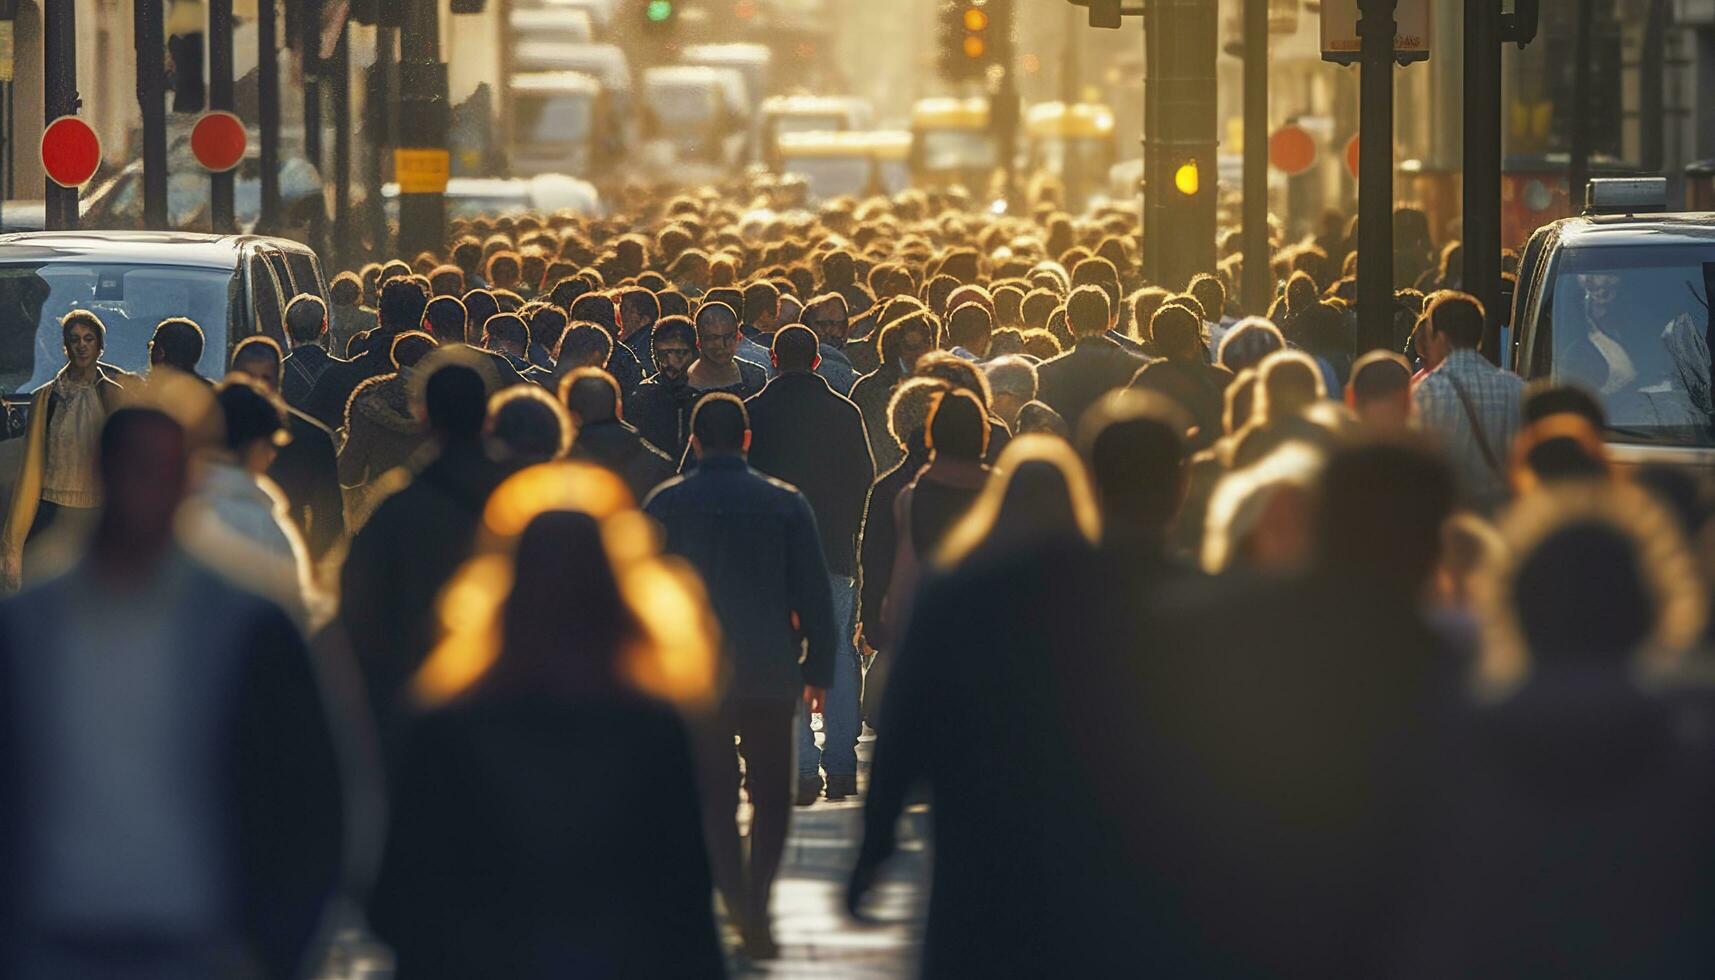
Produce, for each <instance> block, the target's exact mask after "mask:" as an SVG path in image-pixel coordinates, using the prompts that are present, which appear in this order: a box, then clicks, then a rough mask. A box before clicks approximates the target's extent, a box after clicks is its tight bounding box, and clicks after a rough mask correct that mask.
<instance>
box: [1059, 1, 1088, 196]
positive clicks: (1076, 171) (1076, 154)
mask: <svg viewBox="0 0 1715 980" xmlns="http://www.w3.org/2000/svg"><path fill="white" fill-rule="evenodd" d="M1082 12H1083V8H1081V7H1074V6H1072V5H1071V4H1067V5H1066V50H1065V52H1064V55H1063V57H1062V58H1061V60H1060V102H1061V104H1062V105H1064V106H1065V107H1066V114H1065V115H1064V116H1062V117H1061V118H1062V120H1063V123H1062V125H1063V127H1064V130H1063V132H1062V133H1061V134H1060V143H1061V148H1062V154H1063V156H1062V158H1061V162H1062V166H1063V167H1064V172H1063V173H1062V174H1061V182H1062V184H1063V185H1064V190H1065V199H1066V210H1067V211H1069V212H1071V213H1073V214H1077V213H1079V212H1081V211H1082V210H1083V208H1084V157H1083V153H1082V152H1081V151H1075V150H1074V147H1075V146H1076V145H1077V144H1076V141H1074V140H1073V139H1072V138H1071V135H1070V134H1071V122H1072V107H1073V106H1075V105H1077V104H1078V102H1079V101H1080V100H1079V99H1078V89H1079V87H1080V84H1081V83H1080V81H1079V78H1078V63H1079V60H1080V52H1079V50H1078V49H1079V47H1080V45H1079V44H1078V41H1079V40H1080V39H1081V38H1082V37H1083V36H1084V32H1083V25H1082V24H1081V23H1079V21H1080V20H1081V19H1082V18H1081V17H1080V16H1079V15H1080V14H1081V13H1082Z"/></svg>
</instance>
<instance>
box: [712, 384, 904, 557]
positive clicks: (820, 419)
mask: <svg viewBox="0 0 1715 980" xmlns="http://www.w3.org/2000/svg"><path fill="white" fill-rule="evenodd" d="M744 407H745V408H746V409H747V410H748V411H749V412H750V432H751V435H750V465H751V466H753V467H755V468H756V469H757V470H759V471H760V472H763V473H766V474H768V475H769V476H772V477H775V478H777V479H780V480H785V481H786V482H787V483H790V484H792V485H793V486H795V487H797V488H798V489H799V490H800V491H802V492H803V494H804V496H805V497H807V498H809V501H810V508H811V509H812V510H814V511H815V512H816V526H817V527H818V528H819V529H820V530H821V532H822V556H823V557H824V558H825V559H827V562H828V571H830V572H832V573H833V574H835V575H846V576H856V574H857V547H858V545H857V543H858V535H859V534H861V533H862V532H863V520H864V510H865V508H866V507H867V505H868V504H869V488H870V484H871V483H873V482H875V463H874V461H873V460H872V459H871V457H870V453H869V436H868V435H867V434H866V432H865V431H864V424H863V414H862V413H860V412H859V411H858V408H857V406H856V405H854V404H852V402H851V399H849V398H846V397H845V396H843V395H838V394H835V393H834V390H833V389H832V388H830V387H828V382H827V381H826V380H824V379H823V378H822V377H821V376H820V375H815V374H810V373H808V372H802V373H794V374H782V375H779V376H778V377H776V378H775V379H774V380H773V381H770V382H769V383H768V387H766V388H764V389H762V390H761V391H760V392H758V393H757V394H755V395H752V396H751V398H750V400H749V401H747V402H745V403H744Z"/></svg>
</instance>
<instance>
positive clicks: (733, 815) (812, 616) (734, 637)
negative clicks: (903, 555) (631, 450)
mask: <svg viewBox="0 0 1715 980" xmlns="http://www.w3.org/2000/svg"><path fill="white" fill-rule="evenodd" d="M691 448H692V450H693V451H694V452H696V454H697V457H698V459H699V461H700V462H699V465H698V466H697V468H696V469H695V470H694V471H692V472H691V473H689V474H687V475H685V476H681V477H677V478H675V479H673V480H669V481H668V482H667V483H665V484H663V485H662V486H661V487H660V488H658V489H657V490H656V491H655V493H654V494H652V495H651V496H650V498H649V500H648V501H647V502H645V504H644V510H645V511H646V512H648V514H649V515H650V516H651V517H653V518H654V519H655V520H657V521H659V522H660V523H661V526H662V527H663V528H664V529H665V530H666V532H667V550H668V551H670V552H672V553H674V554H677V555H681V556H683V557H684V558H685V559H686V560H688V561H689V562H690V563H691V564H692V565H693V566H695V567H696V569H697V571H698V572H699V573H701V574H702V576H703V581H704V583H705V584H706V586H707V588H708V590H709V600H710V604H711V605H712V606H713V607H714V611H715V615H716V617H717V618H718V619H719V621H720V627H721V633H722V636H723V638H724V649H723V654H724V656H725V658H726V660H727V666H728V670H729V684H728V688H727V691H726V696H725V698H724V699H723V701H722V703H721V706H720V709H719V711H718V713H717V715H716V717H715V718H714V719H713V721H712V723H711V724H710V725H709V726H708V728H707V732H706V734H705V738H704V739H703V744H704V752H703V756H704V757H703V760H702V765H701V768H702V771H703V775H702V781H703V787H702V793H703V801H704V810H703V820H704V826H705V828H706V831H707V834H708V840H709V854H710V859H711V861H712V862H713V864H714V876H715V884H716V885H717V886H718V887H719V889H720V892H721V895H722V897H723V898H724V900H725V903H726V908H727V914H728V915H729V916H730V917H731V918H732V919H734V920H735V921H736V922H737V923H738V925H739V929H740V932H741V933H742V934H743V936H744V944H745V950H746V952H747V953H749V955H750V956H751V957H752V958H753V959H759V960H760V959H772V958H773V957H774V956H776V955H778V949H777V947H776V946H775V943H774V938H773V930H772V928H771V925H770V921H769V914H768V902H769V895H770V892H771V891H772V890H773V887H774V877H775V874H776V872H778V870H779V868H780V859H781V855H782V854H783V853H784V851H785V848H786V828H787V822H788V820H789V819H790V817H791V809H792V788H793V787H792V781H793V763H792V750H793V745H794V743H795V740H796V732H795V729H794V727H793V721H794V718H795V716H796V713H797V707H798V701H799V700H800V699H802V700H803V701H804V702H805V703H806V704H807V705H808V709H809V710H810V711H812V712H815V711H821V710H822V700H823V697H824V694H825V692H826V690H827V687H828V685H829V683H830V681H831V680H832V678H833V668H834V650H835V645H836V642H837V633H838V630H837V629H836V628H835V625H834V605H833V595H832V592H831V590H830V588H829V582H828V568H827V563H826V561H825V560H824V559H823V557H822V545H821V539H820V535H819V533H818V531H817V529H816V517H815V514H814V513H813V512H812V511H811V510H810V503H809V501H808V500H806V499H805V498H804V495H803V494H802V493H799V492H798V490H797V489H796V488H794V487H793V486H791V485H790V484H787V483H782V482H781V481H779V480H774V479H771V478H769V477H766V476H763V475H762V474H760V473H758V472H756V471H755V470H753V469H751V468H750V464H749V463H748V462H747V460H746V453H747V452H748V451H749V448H750V419H749V416H748V415H747V414H746V412H745V409H744V403H743V402H741V401H739V400H738V399H737V398H736V397H734V396H732V395H730V394H726V393H715V394H710V395H708V396H705V397H704V398H703V400H702V401H701V402H699V403H698V404H697V407H696V409H695V410H694V411H693V412H692V414H691ZM734 735H737V736H738V739H739V751H740V752H742V753H744V761H745V777H744V782H745V785H746V789H747V790H748V792H749V795H750V801H751V805H752V807H753V812H752V817H751V825H750V827H751V829H750V857H749V861H748V862H746V861H745V860H744V859H743V857H742V854H743V851H742V849H741V847H740V843H739V834H738V822H737V809H738V792H737V791H738V784H739V779H738V771H737V757H736V756H735V755H734V754H733V741H732V740H733V736H734ZM747 865H748V867H747Z"/></svg>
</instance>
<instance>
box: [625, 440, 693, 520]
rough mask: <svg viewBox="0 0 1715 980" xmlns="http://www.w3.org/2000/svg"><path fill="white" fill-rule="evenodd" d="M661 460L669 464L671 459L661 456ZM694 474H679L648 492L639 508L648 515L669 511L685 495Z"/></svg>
mask: <svg viewBox="0 0 1715 980" xmlns="http://www.w3.org/2000/svg"><path fill="white" fill-rule="evenodd" d="M661 458H662V459H664V460H667V461H668V462H671V461H672V459H671V457H669V456H667V455H665V454H662V456H661ZM694 475H695V474H679V475H678V476H675V477H673V478H672V479H670V480H668V481H667V482H665V483H663V484H661V485H660V486H658V487H656V488H655V489H654V490H651V491H650V492H649V496H647V497H644V498H643V501H642V503H641V504H639V506H640V507H642V509H643V510H644V511H646V512H647V513H650V514H659V513H661V512H663V511H666V510H670V509H672V508H673V507H674V506H676V505H677V504H678V503H679V501H680V500H682V499H683V498H684V496H685V493H686V489H685V488H686V484H687V483H689V482H690V480H691V478H692V476H694Z"/></svg>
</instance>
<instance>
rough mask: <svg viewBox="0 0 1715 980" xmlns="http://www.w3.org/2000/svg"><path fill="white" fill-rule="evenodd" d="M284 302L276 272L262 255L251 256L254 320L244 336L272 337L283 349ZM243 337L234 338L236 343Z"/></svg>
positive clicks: (251, 301) (284, 336) (251, 289)
mask: <svg viewBox="0 0 1715 980" xmlns="http://www.w3.org/2000/svg"><path fill="white" fill-rule="evenodd" d="M282 309H284V301H283V300H282V299H281V296H280V288H279V286H278V285H277V284H276V283H275V280H274V270H273V269H272V268H270V266H269V264H268V263H267V262H266V261H265V260H264V259H263V258H262V256H260V255H256V254H252V255H251V256H250V311H251V315H252V317H253V318H254V319H253V320H252V322H251V323H250V324H247V325H246V329H244V330H242V331H241V333H242V334H243V335H249V334H253V333H259V334H261V335H263V336H264V337H272V338H274V340H275V341H277V342H279V343H280V345H281V346H282V347H283V346H285V343H286V330H285V323H284V319H285V318H284V316H283V315H282V313H281V311H282ZM242 339H244V337H243V336H238V337H234V338H233V341H234V343H236V342H237V341H239V340H242Z"/></svg>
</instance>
